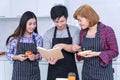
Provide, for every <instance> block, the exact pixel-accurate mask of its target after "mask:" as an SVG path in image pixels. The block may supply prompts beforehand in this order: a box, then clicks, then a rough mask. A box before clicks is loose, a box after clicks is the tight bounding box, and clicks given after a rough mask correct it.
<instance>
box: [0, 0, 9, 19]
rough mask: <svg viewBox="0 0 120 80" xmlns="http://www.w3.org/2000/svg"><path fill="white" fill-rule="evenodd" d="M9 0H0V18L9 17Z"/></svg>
mask: <svg viewBox="0 0 120 80" xmlns="http://www.w3.org/2000/svg"><path fill="white" fill-rule="evenodd" d="M10 3H11V1H10V0H0V18H4V17H10V15H11V14H10V11H11V8H10Z"/></svg>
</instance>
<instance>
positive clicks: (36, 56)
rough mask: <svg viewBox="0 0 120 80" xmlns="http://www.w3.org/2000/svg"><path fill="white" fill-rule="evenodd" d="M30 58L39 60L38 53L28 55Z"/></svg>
mask: <svg viewBox="0 0 120 80" xmlns="http://www.w3.org/2000/svg"><path fill="white" fill-rule="evenodd" d="M28 59H29V60H31V61H34V60H37V59H38V55H35V54H31V55H29V56H28Z"/></svg>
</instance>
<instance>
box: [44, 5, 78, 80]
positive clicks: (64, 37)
mask: <svg viewBox="0 0 120 80" xmlns="http://www.w3.org/2000/svg"><path fill="white" fill-rule="evenodd" d="M51 18H52V20H53V22H54V24H55V26H54V27H52V28H51V29H49V30H48V31H47V32H46V33H45V34H44V37H43V47H44V48H46V49H51V48H60V49H62V53H63V55H64V59H60V60H55V59H52V58H49V59H48V62H49V63H50V64H49V67H48V76H47V80H55V79H56V78H67V77H68V73H69V72H74V73H75V74H76V80H79V77H78V71H77V67H76V62H75V57H74V54H75V53H74V52H73V50H72V46H73V44H79V31H80V30H79V28H77V27H75V26H70V25H67V18H68V12H67V9H66V7H65V6H63V5H56V6H54V7H53V8H52V9H51Z"/></svg>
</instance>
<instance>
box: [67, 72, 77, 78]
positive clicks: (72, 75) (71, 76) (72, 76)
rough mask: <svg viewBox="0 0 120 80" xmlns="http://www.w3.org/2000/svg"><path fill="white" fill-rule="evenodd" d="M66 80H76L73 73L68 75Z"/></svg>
mask: <svg viewBox="0 0 120 80" xmlns="http://www.w3.org/2000/svg"><path fill="white" fill-rule="evenodd" d="M68 80H76V74H75V73H74V72H70V73H68Z"/></svg>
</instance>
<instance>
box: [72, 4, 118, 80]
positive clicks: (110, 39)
mask: <svg viewBox="0 0 120 80" xmlns="http://www.w3.org/2000/svg"><path fill="white" fill-rule="evenodd" d="M74 18H75V19H76V20H78V23H79V25H80V27H81V31H80V46H81V50H82V51H83V52H84V51H88V50H89V51H88V52H86V55H85V56H78V55H77V59H78V60H79V61H80V60H84V63H83V69H82V80H113V68H112V59H113V58H115V57H117V56H118V54H119V52H118V44H117V40H116V37H115V33H114V31H113V29H112V28H111V27H109V26H107V25H105V24H103V23H101V22H100V21H99V16H98V14H97V13H96V11H95V10H94V9H93V8H92V7H91V6H90V5H87V4H85V5H82V6H80V7H79V8H78V9H77V10H76V11H75V13H74ZM75 47H76V46H75ZM78 47H79V46H78ZM82 51H81V52H82Z"/></svg>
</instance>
